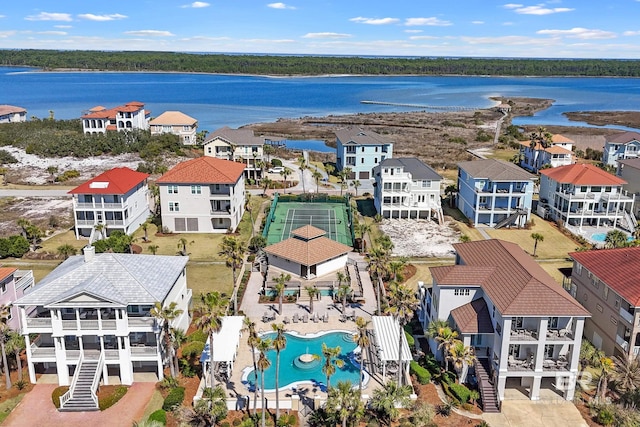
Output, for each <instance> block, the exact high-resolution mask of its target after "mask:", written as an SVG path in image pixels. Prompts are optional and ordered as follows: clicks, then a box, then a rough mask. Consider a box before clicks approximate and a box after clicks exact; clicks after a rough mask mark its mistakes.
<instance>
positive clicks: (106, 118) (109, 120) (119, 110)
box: [80, 101, 151, 133]
mask: <svg viewBox="0 0 640 427" xmlns="http://www.w3.org/2000/svg"><path fill="white" fill-rule="evenodd" d="M150 114H151V111H147V110H145V109H144V104H143V103H142V102H137V101H132V102H129V103H127V104H124V105H119V106H117V107H114V108H105V107H103V106H101V105H99V106H97V107H93V108H91V109H90V110H89V111H87V112H85V113H83V114H82V116H81V117H80V119H81V120H82V131H83V132H84V133H105V132H107V131H126V130H134V129H141V130H148V129H149V119H150Z"/></svg>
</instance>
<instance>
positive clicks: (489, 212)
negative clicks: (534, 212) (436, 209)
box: [457, 159, 536, 228]
mask: <svg viewBox="0 0 640 427" xmlns="http://www.w3.org/2000/svg"><path fill="white" fill-rule="evenodd" d="M535 179H536V177H535V175H532V174H530V173H529V172H526V171H525V170H523V169H521V168H519V167H518V166H516V165H514V164H513V163H508V162H504V161H501V160H495V159H486V160H474V161H471V162H462V163H458V200H457V206H458V209H460V210H461V211H462V213H463V214H464V215H465V216H466V217H467V218H469V219H470V220H471V221H472V222H473V224H485V225H488V226H490V227H496V228H500V227H504V226H505V225H512V224H517V225H518V226H523V225H524V224H525V223H526V222H528V221H529V219H530V217H531V200H532V198H533V186H534V180H535Z"/></svg>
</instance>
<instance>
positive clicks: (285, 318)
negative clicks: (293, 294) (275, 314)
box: [282, 316, 291, 325]
mask: <svg viewBox="0 0 640 427" xmlns="http://www.w3.org/2000/svg"><path fill="white" fill-rule="evenodd" d="M282 323H284V324H285V325H288V324H289V323H291V320H289V318H288V317H287V316H285V317H284V319H282Z"/></svg>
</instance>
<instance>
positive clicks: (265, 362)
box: [256, 339, 273, 427]
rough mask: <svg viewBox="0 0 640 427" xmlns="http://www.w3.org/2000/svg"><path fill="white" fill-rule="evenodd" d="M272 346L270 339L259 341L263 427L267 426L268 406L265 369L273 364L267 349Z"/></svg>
mask: <svg viewBox="0 0 640 427" xmlns="http://www.w3.org/2000/svg"><path fill="white" fill-rule="evenodd" d="M272 348H273V342H272V341H271V340H270V339H266V340H263V339H260V340H259V341H258V345H257V349H258V351H259V352H260V356H258V370H259V371H260V390H262V398H261V399H262V404H261V405H260V406H261V407H262V427H265V425H266V420H265V410H266V408H265V406H267V405H266V404H265V400H264V371H266V370H267V369H269V366H271V362H270V361H269V358H268V357H267V351H269V350H271V349H272ZM256 380H257V379H256Z"/></svg>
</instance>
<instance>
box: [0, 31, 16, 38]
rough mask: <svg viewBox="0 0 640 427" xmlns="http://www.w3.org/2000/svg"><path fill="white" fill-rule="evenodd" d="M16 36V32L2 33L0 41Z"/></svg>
mask: <svg viewBox="0 0 640 427" xmlns="http://www.w3.org/2000/svg"><path fill="white" fill-rule="evenodd" d="M15 34H16V31H15V30H11V31H0V39H5V38H7V37H11V36H13V35H15Z"/></svg>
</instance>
